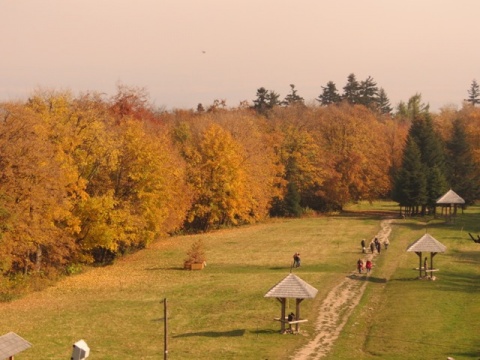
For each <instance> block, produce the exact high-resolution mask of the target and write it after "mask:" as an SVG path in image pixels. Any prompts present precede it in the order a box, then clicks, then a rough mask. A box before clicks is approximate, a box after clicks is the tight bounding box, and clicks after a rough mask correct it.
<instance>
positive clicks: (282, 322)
mask: <svg viewBox="0 0 480 360" xmlns="http://www.w3.org/2000/svg"><path fill="white" fill-rule="evenodd" d="M277 300H278V301H280V303H281V304H282V311H281V315H280V332H281V333H282V334H283V333H284V332H285V312H286V311H285V309H286V306H285V304H286V302H287V299H286V298H277Z"/></svg>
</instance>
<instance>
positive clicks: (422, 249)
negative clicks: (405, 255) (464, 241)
mask: <svg viewBox="0 0 480 360" xmlns="http://www.w3.org/2000/svg"><path fill="white" fill-rule="evenodd" d="M445 250H447V247H446V246H445V245H443V244H442V243H440V242H439V241H438V240H436V239H435V238H434V237H433V236H431V235H430V234H425V235H423V236H422V237H421V238H420V239H418V240H417V241H415V242H414V243H413V244H411V245H410V246H408V248H407V251H408V252H414V253H415V254H417V255H418V259H419V263H418V271H419V278H420V279H421V278H422V271H424V272H425V277H427V275H428V273H430V276H429V278H430V279H432V280H433V279H434V278H435V277H434V276H433V272H434V271H438V269H435V268H434V267H433V257H434V256H435V255H436V254H438V253H443V252H445ZM422 253H430V266H429V268H428V269H426V268H425V267H424V266H422Z"/></svg>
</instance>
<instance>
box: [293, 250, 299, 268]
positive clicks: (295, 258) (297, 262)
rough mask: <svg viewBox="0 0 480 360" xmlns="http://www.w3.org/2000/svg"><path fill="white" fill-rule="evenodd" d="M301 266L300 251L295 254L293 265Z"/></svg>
mask: <svg viewBox="0 0 480 360" xmlns="http://www.w3.org/2000/svg"><path fill="white" fill-rule="evenodd" d="M299 266H300V253H295V254H293V267H299Z"/></svg>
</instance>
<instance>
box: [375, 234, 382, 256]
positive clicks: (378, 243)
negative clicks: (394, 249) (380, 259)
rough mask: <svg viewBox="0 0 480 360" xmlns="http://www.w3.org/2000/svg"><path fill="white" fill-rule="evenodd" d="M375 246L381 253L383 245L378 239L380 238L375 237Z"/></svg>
mask: <svg viewBox="0 0 480 360" xmlns="http://www.w3.org/2000/svg"><path fill="white" fill-rule="evenodd" d="M375 247H376V248H377V252H378V253H379V254H380V250H381V246H380V241H378V238H377V237H376V238H375Z"/></svg>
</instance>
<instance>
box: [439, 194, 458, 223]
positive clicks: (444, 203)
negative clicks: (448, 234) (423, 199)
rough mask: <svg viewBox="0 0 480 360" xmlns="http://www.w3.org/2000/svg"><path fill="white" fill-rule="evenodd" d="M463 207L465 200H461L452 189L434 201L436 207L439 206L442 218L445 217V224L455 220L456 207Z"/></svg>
mask: <svg viewBox="0 0 480 360" xmlns="http://www.w3.org/2000/svg"><path fill="white" fill-rule="evenodd" d="M463 205H465V200H463V199H462V198H461V197H460V196H459V195H458V194H457V193H455V191H453V190H452V189H450V190H448V191H447V192H446V193H445V194H444V195H443V196H441V197H439V198H438V199H437V201H436V207H437V206H440V207H441V208H442V216H443V217H445V219H446V221H447V222H451V221H452V220H454V219H455V217H456V216H457V208H458V206H461V207H462V209H463ZM435 213H436V211H435Z"/></svg>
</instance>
